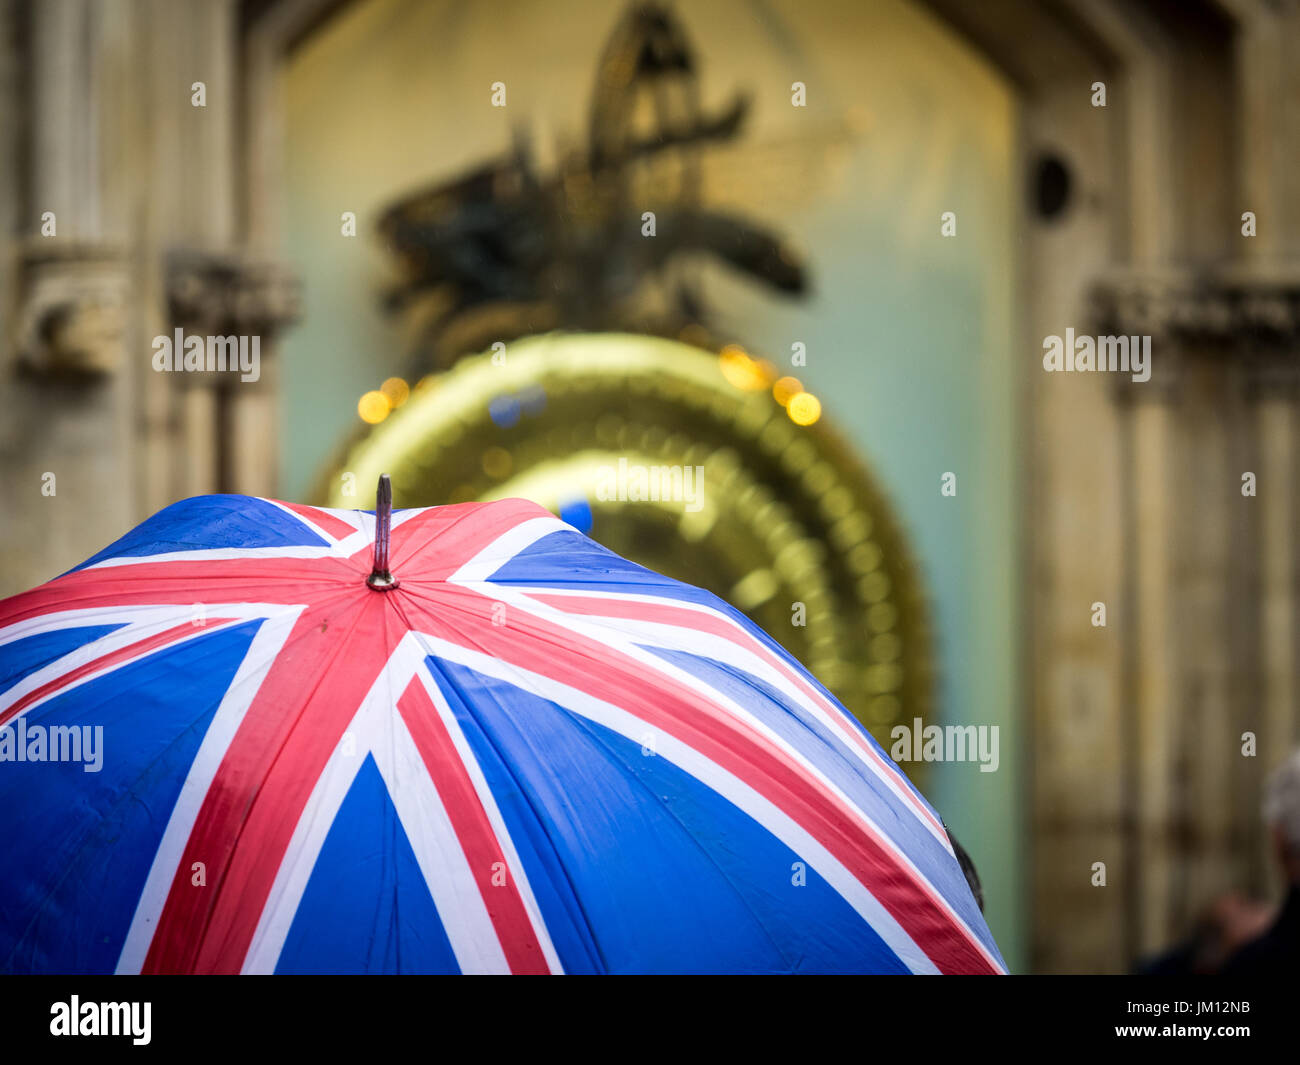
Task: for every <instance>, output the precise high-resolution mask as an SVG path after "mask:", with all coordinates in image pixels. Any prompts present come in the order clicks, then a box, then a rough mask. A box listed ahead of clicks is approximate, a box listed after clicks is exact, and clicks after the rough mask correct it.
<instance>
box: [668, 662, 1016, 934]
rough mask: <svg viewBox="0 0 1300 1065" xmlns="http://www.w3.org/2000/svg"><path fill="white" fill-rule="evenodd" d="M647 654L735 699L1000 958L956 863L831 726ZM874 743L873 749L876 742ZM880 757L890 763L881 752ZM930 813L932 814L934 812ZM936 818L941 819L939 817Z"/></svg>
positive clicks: (743, 685) (741, 679)
mask: <svg viewBox="0 0 1300 1065" xmlns="http://www.w3.org/2000/svg"><path fill="white" fill-rule="evenodd" d="M646 650H648V651H650V652H652V653H653V654H657V655H659V656H660V657H661V658H664V659H666V660H667V661H669V662H671V663H672V664H673V665H675V666H677V667H678V668H680V669H682V670H684V671H685V672H687V673H690V674H691V675H692V676H695V677H698V678H699V679H700V680H702V681H704V683H705V684H706V685H707V686H708V687H709V688H710V689H712V690H714V691H718V692H722V693H723V694H724V695H727V696H729V697H731V698H732V699H734V700H735V701H736V702H737V703H740V704H741V705H743V706H744V707H745V709H746V710H748V711H749V712H750V713H751V714H753V715H754V717H755V718H757V719H758V720H759V721H761V722H762V723H763V724H764V725H765V726H767V727H768V728H769V729H771V730H772V731H773V732H774V733H776V734H777V735H778V736H780V737H781V738H782V739H783V740H785V741H786V742H787V743H788V744H789V745H790V746H791V747H793V748H794V749H795V750H797V751H799V752H800V753H801V754H803V755H804V756H805V757H806V758H808V760H809V761H810V762H811V763H812V764H813V765H815V766H817V768H818V769H819V770H820V771H821V772H822V773H824V774H825V775H826V776H827V778H828V779H830V781H831V782H832V783H833V784H834V785H835V786H836V787H837V788H839V789H840V790H841V791H843V792H844V794H846V795H847V796H848V797H849V798H850V799H852V800H853V802H854V803H855V804H856V805H857V807H858V808H859V809H860V810H862V811H863V812H864V813H865V814H866V815H867V816H868V817H870V818H871V819H872V821H873V822H874V823H875V824H876V825H877V826H879V827H880V828H881V829H882V830H883V833H884V835H885V836H886V837H887V838H889V839H891V840H893V841H894V842H895V843H899V844H901V845H902V847H903V849H904V850H905V851H906V852H907V855H908V857H909V858H910V859H911V860H912V862H913V863H914V864H915V865H916V866H917V868H918V869H919V870H920V871H921V872H922V873H923V874H924V875H925V877H926V879H927V880H929V881H930V883H931V884H933V885H934V886H935V888H936V889H937V890H938V891H939V892H940V894H942V895H943V896H944V898H945V899H947V900H948V902H949V904H950V905H951V906H952V907H953V909H954V910H956V911H957V913H958V914H959V915H960V916H961V917H962V919H963V920H965V921H966V923H967V924H969V925H970V926H971V928H972V930H973V931H974V932H975V933H976V935H978V936H979V937H980V941H981V942H982V943H983V944H984V945H985V946H986V947H988V948H989V950H990V951H992V952H993V953H994V954H996V953H997V949H998V948H997V944H996V943H994V942H993V936H992V934H991V933H989V931H988V929H987V928H986V927H985V925H984V920H983V917H982V916H981V915H980V912H979V907H978V906H977V905H976V903H975V899H974V896H972V895H971V892H970V887H969V885H968V884H967V883H966V878H965V877H964V876H963V875H962V871H961V867H960V866H959V865H958V864H957V861H956V859H955V858H954V857H953V856H952V854H951V853H950V852H949V851H948V849H947V848H946V847H944V846H943V844H942V843H940V842H939V839H938V837H937V836H936V835H935V834H934V833H933V832H931V831H930V829H928V828H927V827H926V826H925V825H924V824H923V823H922V822H921V821H920V819H919V818H917V817H914V816H912V815H911V814H910V813H908V812H906V811H905V810H904V809H903V808H902V806H901V804H900V803H899V802H898V800H897V798H895V797H894V795H893V793H892V792H891V791H890V790H889V788H888V786H887V785H886V784H885V783H884V781H883V780H881V779H880V778H878V777H876V776H875V775H874V774H872V773H871V771H870V770H869V769H867V768H866V767H865V766H863V765H862V764H861V762H860V761H859V760H858V758H857V757H856V756H854V755H852V754H850V753H849V749H848V747H847V745H846V744H845V743H844V742H843V741H841V740H839V739H838V738H836V737H835V735H834V733H832V732H831V731H830V729H829V728H828V727H827V726H825V725H824V724H822V723H821V722H820V721H818V720H817V719H816V717H814V716H813V715H812V714H811V713H809V712H807V711H806V710H804V709H803V708H801V707H800V706H799V704H798V703H796V702H795V701H793V700H791V699H787V698H786V697H785V696H784V695H782V694H781V693H780V692H779V691H777V690H776V689H775V688H773V687H772V686H771V685H769V684H767V683H766V682H765V681H762V680H759V679H758V678H757V677H755V676H753V675H751V674H749V673H746V672H745V671H743V670H740V669H737V668H736V667H735V666H730V665H724V664H723V663H721V662H717V661H714V660H713V659H710V658H704V657H701V656H700V655H694V654H689V653H687V652H685V651H666V650H663V649H662V648H657V647H648V648H646ZM845 716H846V717H847V716H848V714H847V713H846V714H845ZM854 723H855V724H856V722H854ZM871 742H872V743H873V745H874V744H875V741H874V740H873V741H871ZM879 753H880V755H881V757H882V758H884V759H886V760H888V756H887V755H885V754H884V752H883V751H880V752H879ZM895 779H897V780H898V783H899V784H900V786H902V787H905V788H907V789H908V790H909V791H911V792H912V793H913V794H914V795H917V797H918V800H919V801H920V802H921V803H922V804H923V805H924V806H925V807H926V808H927V809H931V808H930V805H929V803H927V802H925V800H924V799H923V798H921V797H920V795H919V793H917V792H916V790H915V789H914V788H912V786H911V784H910V782H909V781H907V779H906V777H901V778H895ZM931 812H932V813H933V810H932V809H931ZM935 818H936V820H937V819H938V815H937V814H935Z"/></svg>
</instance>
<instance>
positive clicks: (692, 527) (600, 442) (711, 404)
mask: <svg viewBox="0 0 1300 1065" xmlns="http://www.w3.org/2000/svg"><path fill="white" fill-rule="evenodd" d="M746 361H748V360H746ZM728 368H729V367H728V366H727V363H726V355H725V354H724V356H722V357H720V356H719V355H716V354H713V353H710V352H706V351H703V350H701V349H699V348H696V347H693V346H690V345H687V344H683V343H678V342H676V341H671V340H664V339H661V338H658V337H648V336H636V335H629V334H562V333H556V334H548V335H546V336H540V337H533V338H529V339H527V340H521V341H517V342H515V343H513V344H511V345H510V346H509V347H508V348H506V349H505V350H504V351H501V350H500V349H498V351H497V352H496V353H495V354H492V353H488V354H484V355H479V356H473V357H471V358H468V359H464V360H462V361H461V362H460V363H458V364H457V366H456V367H455V368H454V369H453V370H451V371H449V372H448V373H445V374H443V375H441V376H439V377H435V378H430V379H428V381H427V383H426V384H425V385H422V386H421V387H419V388H417V389H416V390H415V392H414V393H413V394H412V395H411V397H410V399H409V400H408V401H407V402H406V403H405V404H404V405H403V406H402V407H401V408H399V409H398V410H396V411H394V412H393V413H392V414H391V415H390V416H389V417H388V418H387V419H386V420H385V421H384V422H383V423H382V424H380V425H378V426H377V427H376V428H375V429H374V430H372V431H371V432H370V433H369V434H368V435H367V436H366V437H365V438H364V439H363V440H361V441H360V442H359V443H358V444H357V445H356V446H355V447H354V448H353V449H352V451H351V452H350V453H349V455H348V457H347V459H346V460H345V462H344V465H343V467H342V468H341V469H340V470H339V471H337V472H336V474H335V475H334V476H333V477H331V479H330V481H329V484H330V486H331V487H330V489H329V491H328V494H327V498H325V499H324V500H323V501H324V502H325V503H326V505H329V506H336V507H355V506H357V505H358V497H359V496H360V495H362V494H364V493H365V492H367V491H368V488H366V487H363V486H369V485H373V484H375V483H376V481H377V479H378V476H379V474H381V473H388V474H390V476H391V477H392V482H393V494H394V504H395V505H396V506H398V507H422V506H434V505H437V504H442V503H459V502H465V501H468V500H488V499H500V498H506V497H511V496H520V497H523V498H527V499H531V500H534V501H535V502H537V503H540V504H541V505H543V506H545V507H547V508H549V509H550V510H552V511H553V512H555V513H557V514H561V516H563V517H565V518H566V520H571V522H572V523H573V524H576V525H579V526H580V527H581V526H589V528H584V529H583V531H585V532H588V533H589V535H590V536H591V537H592V538H593V539H595V540H597V541H598V542H600V543H601V544H603V545H605V546H606V547H608V548H610V549H611V550H613V551H616V552H617V553H618V554H620V555H622V556H624V557H625V558H629V559H631V560H632V561H634V562H637V563H640V564H641V565H644V566H647V567H649V568H650V569H654V570H656V571H658V572H660V573H663V574H666V575H667V576H670V577H674V578H677V579H678V580H682V581H686V582H687V583H690V584H694V585H698V586H700V587H703V588H707V589H708V590H710V591H712V592H714V593H716V594H717V595H719V596H721V597H722V598H723V599H726V600H727V601H728V602H730V603H732V604H733V605H734V606H736V607H737V608H739V609H740V610H742V611H744V612H745V613H746V614H747V615H748V616H749V617H750V618H752V619H753V620H754V621H755V622H757V623H758V624H759V625H760V626H761V627H762V628H763V629H764V630H765V631H767V632H768V633H769V634H770V635H771V636H772V637H773V638H774V639H776V640H777V641H778V642H779V643H781V644H782V645H783V646H784V647H785V648H786V649H787V650H789V651H790V653H791V654H793V655H794V656H795V657H796V658H797V659H799V661H801V662H802V663H803V664H804V665H805V666H807V667H808V669H809V670H811V671H812V673H813V674H814V675H815V676H816V677H817V678H818V679H819V680H820V681H821V682H822V683H823V684H824V685H825V686H826V687H827V688H829V689H830V690H831V691H832V692H834V693H835V695H836V696H837V697H838V698H839V699H840V701H841V702H843V703H844V705H845V706H847V707H848V708H849V710H850V711H852V712H853V713H854V714H855V715H856V716H857V717H858V718H859V720H861V721H862V722H863V723H864V724H865V725H866V726H867V727H868V728H869V729H870V730H871V731H872V733H873V734H874V735H875V736H876V738H877V740H879V741H880V742H881V743H882V744H883V745H884V746H885V747H886V749H888V736H889V729H890V726H892V725H894V724H896V723H899V722H907V723H909V724H910V722H911V720H912V718H913V717H929V716H930V715H929V710H930V698H931V689H932V684H933V666H932V660H931V653H930V647H929V636H928V631H927V626H926V620H925V603H924V602H923V600H922V597H921V592H920V587H919V582H918V580H917V577H916V573H915V570H914V568H913V563H912V561H911V559H910V557H909V555H908V552H907V550H906V547H905V545H904V542H903V539H902V536H901V533H900V530H899V528H898V525H897V524H896V522H895V520H894V518H893V516H892V515H891V513H890V511H889V508H888V507H887V505H886V502H885V500H884V498H883V497H882V495H881V494H880V492H879V491H878V490H877V489H876V487H875V486H874V485H873V483H872V481H871V478H870V476H869V474H868V473H867V471H866V470H865V469H864V468H863V467H862V465H861V464H860V463H859V462H858V460H857V459H856V458H855V457H854V455H853V453H852V452H851V451H850V449H849V448H848V447H847V446H846V445H845V444H843V443H842V442H841V441H840V440H839V439H838V437H837V436H836V435H835V434H834V432H833V431H832V430H831V429H830V428H829V427H828V426H827V425H826V424H825V419H818V420H817V421H816V422H814V424H810V425H798V424H795V422H794V421H793V420H792V417H791V413H790V412H789V411H787V409H786V407H784V406H782V404H781V403H779V402H778V401H777V400H776V399H775V398H774V397H773V394H772V391H771V389H770V388H768V387H766V384H765V383H764V382H761V381H759V382H753V381H747V380H745V378H744V376H743V375H741V376H740V377H739V378H738V376H737V374H736V373H735V372H734V367H731V368H730V369H732V370H733V372H731V373H727V372H724V370H727V369H728ZM805 420H806V419H805ZM697 471H698V472H697ZM349 474H350V475H351V476H350V477H349V476H345V475H349ZM697 478H698V482H697ZM349 491H353V492H355V493H356V494H352V495H347V494H345V492H349ZM361 505H365V504H361Z"/></svg>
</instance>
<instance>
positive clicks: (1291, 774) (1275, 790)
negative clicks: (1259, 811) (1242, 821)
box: [1264, 751, 1300, 854]
mask: <svg viewBox="0 0 1300 1065" xmlns="http://www.w3.org/2000/svg"><path fill="white" fill-rule="evenodd" d="M1264 820H1265V821H1266V822H1267V823H1268V824H1270V825H1275V826H1276V827H1277V829H1278V831H1279V832H1281V833H1282V838H1283V839H1285V840H1286V845H1287V847H1289V848H1290V849H1291V850H1292V851H1294V852H1296V853H1297V854H1300V751H1296V752H1295V753H1293V754H1292V755H1291V757H1289V758H1288V759H1287V760H1286V761H1285V762H1283V763H1282V764H1281V765H1280V766H1278V767H1277V768H1276V769H1274V770H1273V772H1272V773H1270V774H1269V777H1268V781H1267V782H1266V783H1265V785H1264Z"/></svg>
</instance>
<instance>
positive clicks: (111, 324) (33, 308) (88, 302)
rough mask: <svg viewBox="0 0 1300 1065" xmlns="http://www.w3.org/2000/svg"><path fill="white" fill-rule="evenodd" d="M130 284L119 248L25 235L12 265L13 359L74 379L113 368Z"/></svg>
mask: <svg viewBox="0 0 1300 1065" xmlns="http://www.w3.org/2000/svg"><path fill="white" fill-rule="evenodd" d="M129 290H130V281H129V278H128V274H127V267H126V260H125V256H124V255H123V253H122V252H121V250H120V249H118V248H114V247H109V246H103V245H91V244H80V243H62V242H57V243H56V242H55V241H54V240H44V239H40V240H36V241H34V242H32V243H31V244H30V245H29V246H28V247H27V248H26V249H25V250H24V251H23V252H22V253H21V257H20V265H19V293H20V294H19V299H18V311H17V315H16V319H17V330H16V334H15V338H14V339H15V343H16V347H17V352H18V363H19V366H20V367H22V369H24V370H25V371H27V372H31V373H37V374H42V375H50V376H55V377H62V378H73V379H76V378H80V379H93V378H96V377H103V376H106V375H108V374H111V373H114V372H115V371H116V370H117V369H118V368H119V367H120V366H121V365H122V360H123V357H124V352H123V344H124V333H125V328H126V309H127V303H128V298H129Z"/></svg>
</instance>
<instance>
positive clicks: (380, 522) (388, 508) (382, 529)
mask: <svg viewBox="0 0 1300 1065" xmlns="http://www.w3.org/2000/svg"><path fill="white" fill-rule="evenodd" d="M392 531H393V482H392V481H391V480H389V478H388V474H386V473H381V474H380V475H379V484H378V486H377V487H376V488H375V562H374V566H373V567H372V568H371V570H370V576H369V577H367V578H366V584H367V585H369V586H370V587H371V588H372V589H374V590H375V591H376V592H391V591H392V590H393V589H394V588H396V587H397V578H395V577H394V576H393V575H392V574H391V573H389V572H388V545H389V540H390V538H391V537H392Z"/></svg>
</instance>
